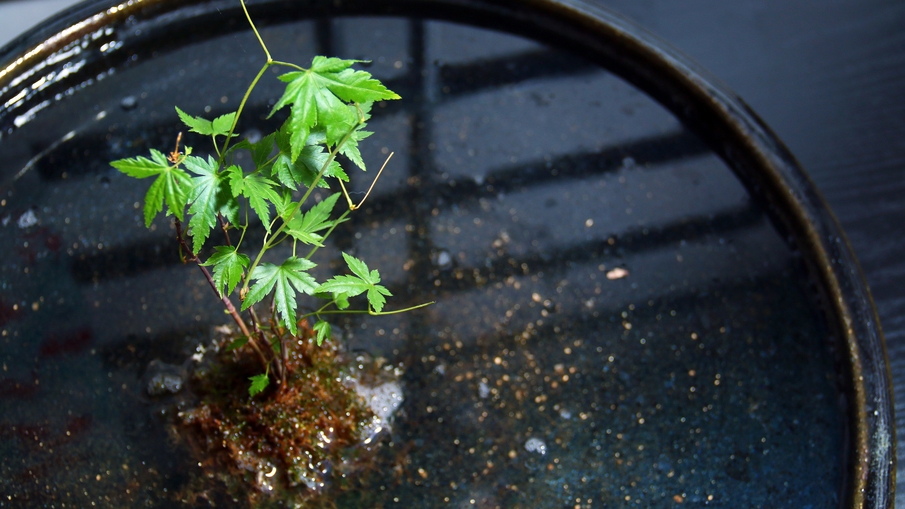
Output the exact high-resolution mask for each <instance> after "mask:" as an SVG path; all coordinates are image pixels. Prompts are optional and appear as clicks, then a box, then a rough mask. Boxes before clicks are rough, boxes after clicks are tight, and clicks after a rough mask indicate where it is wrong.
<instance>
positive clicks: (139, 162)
mask: <svg viewBox="0 0 905 509" xmlns="http://www.w3.org/2000/svg"><path fill="white" fill-rule="evenodd" d="M190 152H191V150H190V149H189V148H188V147H186V153H190ZM110 165H111V166H113V167H114V168H116V169H117V170H119V171H121V172H123V173H125V174H126V175H129V176H130V177H135V178H139V179H143V178H148V177H157V179H156V180H154V183H153V184H151V187H150V188H149V189H148V193H147V194H146V195H145V207H144V216H145V226H146V227H147V226H151V221H153V220H154V216H156V215H157V214H158V213H159V212H160V211H161V210H163V206H164V203H166V206H167V210H168V211H169V213H171V214H173V215H174V216H176V218H177V219H179V220H180V221H182V220H183V211H184V210H185V205H186V203H187V201H188V197H189V193H190V192H191V190H192V179H191V178H190V177H189V175H188V173H186V172H185V170H183V169H181V168H179V167H178V166H176V165H171V164H170V162H169V161H167V158H166V156H164V155H163V154H162V153H161V152H160V151H158V150H154V149H151V159H148V158H146V157H142V156H138V157H135V158H127V159H119V160H117V161H113V162H111V163H110Z"/></svg>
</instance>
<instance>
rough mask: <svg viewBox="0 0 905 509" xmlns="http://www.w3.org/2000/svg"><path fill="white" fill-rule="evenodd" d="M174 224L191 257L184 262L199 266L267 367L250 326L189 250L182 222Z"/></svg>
mask: <svg viewBox="0 0 905 509" xmlns="http://www.w3.org/2000/svg"><path fill="white" fill-rule="evenodd" d="M173 222H174V223H175V225H176V240H177V241H178V242H179V249H180V250H185V252H186V253H188V254H189V256H190V257H184V258H183V260H182V262H183V263H185V262H195V264H196V265H198V268H199V269H201V273H202V274H204V277H205V279H207V282H208V284H210V285H211V289H212V290H213V291H214V293H215V294H216V295H217V296H219V297H220V302H222V303H223V307H225V308H226V312H227V313H229V315H230V316H231V317H232V318H233V321H235V322H236V325H238V326H239V330H241V331H242V334H244V335H245V337H247V338H248V339H249V341H248V343H249V344H250V345H251V346H252V348H254V350H255V352H257V354H258V357H259V358H260V359H261V362H262V363H263V364H264V367H267V364H268V361H267V357H265V356H264V352H262V351H261V349H260V348H258V345H257V344H255V342H254V336H252V335H251V332H250V331H249V330H248V325H246V324H245V320H243V319H242V317H241V316H240V315H239V312H238V311H236V307H235V306H233V303H232V301H231V300H229V296H228V295H222V296H221V295H220V290H218V289H217V284H216V283H214V278H213V277H212V276H211V273H210V271H208V270H207V267H205V266H204V265H201V260H200V259H199V258H198V257H197V256H195V255H194V254H192V250H191V249H189V247H188V245H187V244H186V243H185V237H184V236H183V235H182V222H181V221H179V220H178V219H174V220H173Z"/></svg>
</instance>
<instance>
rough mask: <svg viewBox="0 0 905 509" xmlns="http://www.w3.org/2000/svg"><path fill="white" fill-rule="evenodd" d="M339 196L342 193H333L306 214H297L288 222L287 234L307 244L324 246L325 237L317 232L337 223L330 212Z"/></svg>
mask: <svg viewBox="0 0 905 509" xmlns="http://www.w3.org/2000/svg"><path fill="white" fill-rule="evenodd" d="M339 196H340V193H333V194H331V195H330V196H328V197H327V198H326V199H325V200H324V201H322V202H320V203H318V204H317V205H315V206H313V207H311V208H310V209H309V210H308V211H307V212H305V213H304V214H296V215H295V217H293V218H292V220H290V221H289V223H288V224H287V227H286V234H287V235H290V236H291V237H292V238H294V239H296V240H300V241H302V242H304V243H305V244H312V245H315V246H317V247H324V245H323V244H322V243H321V242H322V241H323V240H324V237H323V236H321V235H318V234H317V232H319V231H322V230H326V229H327V228H330V227H331V226H333V225H334V224H336V222H335V221H330V212H332V211H333V207H334V206H336V200H338V199H339Z"/></svg>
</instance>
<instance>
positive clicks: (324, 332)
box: [314, 320, 330, 346]
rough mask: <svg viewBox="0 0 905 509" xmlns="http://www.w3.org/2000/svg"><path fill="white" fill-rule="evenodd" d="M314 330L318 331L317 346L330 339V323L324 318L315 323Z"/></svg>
mask: <svg viewBox="0 0 905 509" xmlns="http://www.w3.org/2000/svg"><path fill="white" fill-rule="evenodd" d="M314 332H317V346H321V345H322V344H324V341H325V340H327V339H330V324H329V323H327V322H325V321H323V320H318V321H317V323H315V324H314Z"/></svg>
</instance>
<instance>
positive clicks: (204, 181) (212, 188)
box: [184, 156, 238, 254]
mask: <svg viewBox="0 0 905 509" xmlns="http://www.w3.org/2000/svg"><path fill="white" fill-rule="evenodd" d="M184 164H185V167H186V169H187V170H189V171H190V172H192V173H194V174H195V175H196V176H195V177H192V192H191V194H190V195H189V203H191V206H190V207H189V214H192V219H190V220H189V228H190V229H191V232H192V252H194V253H195V254H197V253H198V252H199V251H200V250H201V247H202V246H204V242H205V241H206V240H207V238H208V237H209V236H210V232H211V229H212V228H214V227H215V226H216V225H217V214H222V215H223V216H224V217H226V218H227V219H228V220H230V221H233V222H235V220H236V217H235V216H236V211H237V209H238V203H237V202H236V199H235V198H234V197H233V196H232V194H231V193H230V188H229V182H228V181H227V180H226V178H224V175H223V174H222V173H219V171H218V170H219V169H220V168H219V165H218V164H217V161H216V159H214V158H213V157H211V156H208V157H207V160H206V161H205V160H204V159H202V158H200V157H195V156H188V157H186V158H185V161H184Z"/></svg>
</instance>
